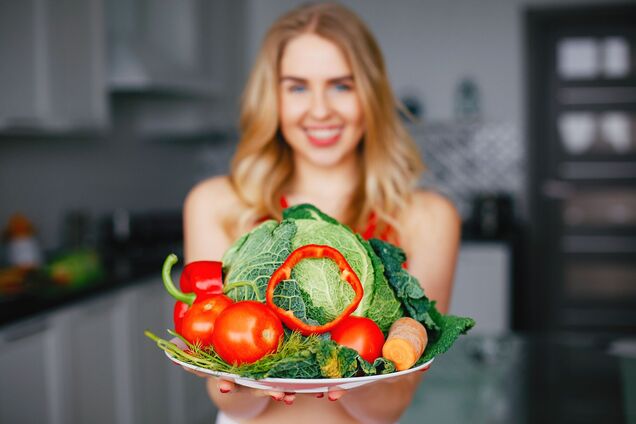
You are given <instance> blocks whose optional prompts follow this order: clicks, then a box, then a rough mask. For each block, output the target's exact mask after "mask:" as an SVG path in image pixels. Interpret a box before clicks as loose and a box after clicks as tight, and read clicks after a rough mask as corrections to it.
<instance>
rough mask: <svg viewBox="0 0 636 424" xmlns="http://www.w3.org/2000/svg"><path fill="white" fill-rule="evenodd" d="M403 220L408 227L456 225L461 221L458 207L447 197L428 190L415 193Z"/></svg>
mask: <svg viewBox="0 0 636 424" xmlns="http://www.w3.org/2000/svg"><path fill="white" fill-rule="evenodd" d="M402 222H403V223H404V225H406V226H407V227H412V226H416V227H420V226H422V225H426V226H428V225H427V224H431V225H435V226H440V225H441V226H444V225H448V226H456V225H459V223H460V222H461V218H460V216H459V213H458V212H457V208H455V205H453V202H451V201H450V200H449V199H448V198H447V197H445V196H443V195H441V194H439V193H436V192H433V191H426V190H417V191H416V192H415V193H413V196H412V198H411V201H410V203H409V205H408V207H407V208H406V209H405V210H404V215H403V218H402Z"/></svg>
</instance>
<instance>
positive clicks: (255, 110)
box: [230, 3, 424, 236]
mask: <svg viewBox="0 0 636 424" xmlns="http://www.w3.org/2000/svg"><path fill="white" fill-rule="evenodd" d="M306 33H313V34H316V35H318V36H320V37H323V38H325V39H327V40H329V41H331V42H333V43H334V44H336V45H337V46H339V47H340V48H341V50H342V52H343V53H344V55H345V57H346V58H347V59H348V61H349V64H350V66H351V70H352V74H353V79H354V81H355V87H356V92H357V93H358V96H359V98H360V102H361V105H362V110H363V115H364V122H365V128H366V132H365V134H364V140H363V142H362V143H361V148H360V154H361V155H362V156H361V158H362V161H361V163H362V167H361V169H360V177H361V178H360V179H359V181H360V184H359V186H358V187H357V189H356V191H355V194H354V196H353V198H352V199H350V202H349V206H348V208H347V212H346V218H345V220H344V222H345V223H346V224H348V225H349V226H351V227H352V228H354V229H356V230H362V229H364V227H365V225H366V222H367V220H368V218H369V216H370V214H371V213H373V214H375V216H376V218H377V226H376V234H375V235H376V236H377V235H379V234H381V233H382V232H383V231H385V230H386V229H387V228H389V227H393V228H395V229H396V230H397V231H398V232H399V230H400V228H399V226H398V224H397V222H396V219H395V218H396V216H397V213H398V211H400V210H401V209H402V208H403V207H404V206H405V204H406V203H407V201H408V199H409V196H410V194H411V193H412V191H413V188H414V186H415V184H416V183H417V178H418V176H419V174H420V172H421V171H422V170H423V169H424V167H423V164H422V161H421V159H420V155H419V152H418V151H417V148H416V146H415V143H414V142H413V140H412V139H411V137H410V136H409V134H408V132H407V131H406V129H405V128H404V126H403V125H402V123H401V121H400V118H399V115H398V113H397V108H398V107H400V105H399V103H398V102H397V100H396V99H395V97H394V95H393V92H392V90H391V87H390V84H389V81H388V77H387V73H386V68H385V64H384V59H383V57H382V53H381V51H380V48H379V46H378V44H377V42H376V40H375V39H374V37H373V35H372V34H371V32H370V31H369V30H368V28H367V27H366V25H365V24H364V23H363V22H362V20H361V19H360V18H359V17H358V16H357V15H356V14H354V13H353V12H352V11H350V10H349V9H347V8H346V7H344V6H342V5H338V4H333V3H318V4H308V5H303V6H300V7H298V8H296V9H294V10H292V11H290V12H288V13H287V14H285V15H283V16H281V17H280V18H279V19H278V20H277V21H276V22H275V23H274V24H273V25H272V26H271V27H270V29H269V31H268V32H267V34H266V35H265V38H264V40H263V44H262V45H261V49H260V52H259V54H258V56H257V58H256V63H255V65H254V67H253V69H252V72H251V74H250V76H249V80H248V82H247V85H246V88H245V91H244V93H243V98H242V107H241V117H240V130H241V139H240V141H239V144H238V148H237V151H236V154H235V156H234V158H233V160H232V164H231V172H230V180H231V182H232V184H233V186H234V188H235V190H236V192H237V194H238V196H239V197H240V198H241V200H242V201H243V202H244V204H245V205H247V208H246V210H245V211H244V212H243V213H242V214H240V217H239V219H238V222H235V223H233V224H231V225H232V228H234V229H236V231H238V233H239V234H240V233H241V232H243V231H245V230H246V229H248V228H251V227H252V226H253V225H254V223H255V222H257V221H258V220H259V219H261V218H262V217H272V218H276V219H280V218H281V216H282V206H281V205H280V197H281V195H283V194H284V191H285V185H286V182H287V181H289V179H290V178H291V176H292V174H293V170H294V163H293V158H292V152H291V148H290V147H289V146H288V145H287V143H286V142H285V141H284V139H283V137H282V134H280V131H279V128H278V122H279V117H278V114H279V110H278V85H279V81H278V78H279V66H280V60H281V57H282V55H283V52H284V49H285V46H286V44H287V43H288V42H289V41H290V40H291V39H293V38H294V37H297V36H299V35H302V34H306ZM235 224H238V225H235Z"/></svg>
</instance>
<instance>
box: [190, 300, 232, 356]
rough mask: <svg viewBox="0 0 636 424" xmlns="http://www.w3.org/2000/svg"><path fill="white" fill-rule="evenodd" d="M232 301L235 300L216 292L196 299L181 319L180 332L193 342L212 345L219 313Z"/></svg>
mask: <svg viewBox="0 0 636 424" xmlns="http://www.w3.org/2000/svg"><path fill="white" fill-rule="evenodd" d="M232 303H234V301H233V300H232V299H230V298H229V297H227V296H225V295H223V294H214V295H211V296H209V297H206V298H205V299H202V300H198V301H195V302H194V303H193V304H192V306H190V308H189V309H188V310H187V312H186V313H185V315H184V316H183V320H181V332H180V333H179V334H181V335H182V336H183V337H184V338H185V339H186V340H187V341H189V342H190V343H192V344H200V345H201V346H203V347H207V346H210V345H211V344H212V334H213V332H214V326H215V324H216V321H217V318H218V316H219V314H220V313H221V312H222V311H223V310H224V309H225V308H227V307H228V306H230V305H231V304H232Z"/></svg>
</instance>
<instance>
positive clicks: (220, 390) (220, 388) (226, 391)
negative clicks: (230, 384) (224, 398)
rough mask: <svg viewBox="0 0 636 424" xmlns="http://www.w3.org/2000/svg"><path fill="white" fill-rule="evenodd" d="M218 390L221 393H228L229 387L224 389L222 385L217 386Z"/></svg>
mask: <svg viewBox="0 0 636 424" xmlns="http://www.w3.org/2000/svg"><path fill="white" fill-rule="evenodd" d="M219 392H221V393H230V389H224V388H222V387H219Z"/></svg>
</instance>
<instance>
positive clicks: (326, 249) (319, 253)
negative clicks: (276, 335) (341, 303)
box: [266, 244, 364, 336]
mask: <svg viewBox="0 0 636 424" xmlns="http://www.w3.org/2000/svg"><path fill="white" fill-rule="evenodd" d="M308 258H329V259H331V260H332V261H334V262H335V263H336V265H338V268H340V276H341V277H342V279H343V280H345V281H346V282H347V283H349V285H351V287H352V288H353V291H354V298H353V300H352V301H351V303H350V304H349V305H348V306H347V307H346V308H345V309H344V311H342V313H341V314H340V315H338V316H337V317H336V318H335V319H334V320H333V321H331V322H328V323H326V324H323V325H310V324H307V323H306V322H304V321H303V320H301V319H300V318H298V317H297V316H296V315H294V313H293V311H288V310H285V309H283V308H281V307H279V306H277V305H276V304H275V303H274V289H275V288H276V286H277V285H278V284H279V283H281V282H282V281H284V280H288V279H290V278H291V271H292V268H294V267H295V266H296V265H297V264H298V262H300V261H301V260H303V259H308ZM363 294H364V289H363V288H362V283H360V279H359V278H358V276H357V275H356V273H355V272H354V271H353V269H352V268H351V266H350V265H349V263H348V262H347V260H346V259H345V257H344V256H342V254H341V253H340V252H339V251H338V250H336V249H334V248H333V247H331V246H321V245H316V244H308V245H306V246H302V247H299V248H298V249H296V250H294V251H293V252H292V253H291V254H290V255H289V256H288V257H287V259H286V260H285V262H283V264H282V265H281V266H280V267H279V268H278V269H277V270H276V271H274V273H273V274H272V276H271V278H270V279H269V283H268V284H267V293H266V300H267V305H268V306H269V307H270V308H272V310H273V311H274V312H275V313H276V315H278V317H279V318H280V319H281V321H283V322H284V323H285V325H286V326H287V327H288V328H290V329H292V330H297V331H299V332H300V333H302V334H303V335H305V336H307V335H309V334H316V333H324V332H326V331H329V330H331V329H332V328H333V327H335V326H336V325H338V324H339V323H340V322H341V321H342V320H343V319H345V318H346V317H348V316H349V315H351V313H352V312H353V311H355V310H356V308H357V307H358V305H359V304H360V301H361V300H362V295H363Z"/></svg>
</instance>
